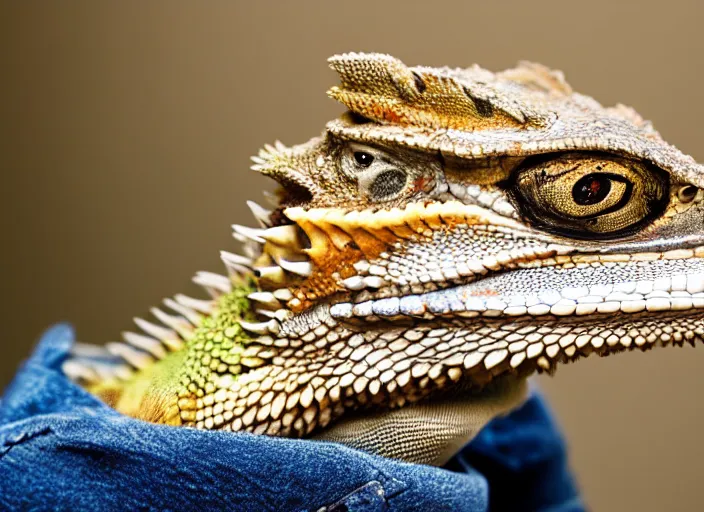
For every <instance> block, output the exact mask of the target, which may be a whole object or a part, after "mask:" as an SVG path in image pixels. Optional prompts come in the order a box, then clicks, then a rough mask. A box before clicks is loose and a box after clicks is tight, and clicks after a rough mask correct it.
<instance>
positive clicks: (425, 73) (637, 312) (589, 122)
mask: <svg viewBox="0 0 704 512" xmlns="http://www.w3.org/2000/svg"><path fill="white" fill-rule="evenodd" d="M330 62H331V66H332V68H333V69H335V70H336V71H337V72H338V73H339V75H340V77H341V85H340V86H339V87H334V88H333V89H331V90H330V92H329V94H330V96H331V97H333V98H335V99H337V100H339V101H341V102H342V103H344V104H345V105H346V106H347V107H348V108H349V109H350V112H348V113H347V114H345V115H343V116H342V117H341V118H340V119H336V120H333V121H331V122H330V123H329V124H328V126H327V129H326V131H325V132H324V133H323V135H322V136H321V137H317V138H315V139H312V140H311V141H309V142H307V143H305V144H302V145H299V146H294V147H291V148H287V147H285V146H283V145H282V144H280V143H277V144H276V147H272V146H267V147H266V148H265V149H263V150H262V151H261V152H260V154H259V156H257V157H254V158H253V160H254V161H255V165H254V167H253V168H254V169H255V170H257V171H259V172H262V173H263V174H265V175H267V176H270V177H272V178H273V179H275V180H276V181H278V182H279V184H280V185H281V188H280V190H279V192H278V194H277V197H276V198H275V201H274V202H275V207H274V210H273V211H267V210H265V209H263V208H262V207H260V206H258V205H256V204H252V205H251V206H252V210H253V213H254V214H255V217H256V218H257V219H258V221H259V222H260V225H261V228H259V229H253V228H246V227H243V226H235V237H236V238H237V239H238V240H240V241H242V242H243V243H244V252H245V254H246V256H240V255H235V254H230V253H223V261H224V262H225V264H226V266H227V267H228V270H229V277H223V276H217V275H213V274H209V273H200V274H198V275H197V276H196V278H195V280H196V282H198V283H199V284H201V285H203V286H204V287H205V288H206V289H207V290H208V291H209V292H210V294H211V296H212V297H213V298H212V300H209V301H201V300H195V299H189V298H187V297H183V296H178V297H176V298H175V300H168V301H167V303H166V304H167V306H168V307H169V308H171V309H173V310H175V311H176V312H177V313H178V314H179V316H170V315H166V314H165V313H163V312H161V311H159V310H153V312H154V314H155V315H156V316H157V319H158V320H160V322H161V323H163V324H165V325H166V327H163V326H158V325H155V324H151V323H147V322H145V321H143V320H139V321H138V325H139V326H140V328H141V329H142V330H144V331H145V332H146V336H145V335H136V334H127V335H126V339H125V341H126V343H125V344H109V345H108V346H107V348H108V350H109V351H110V352H111V353H112V354H113V355H115V356H118V357H119V361H120V363H119V364H115V363H114V362H113V364H112V365H111V366H109V367H106V365H105V364H104V363H100V362H96V361H94V360H92V359H91V357H88V356H86V355H83V356H81V355H77V356H76V358H75V359H73V360H71V361H69V362H68V363H67V365H66V371H67V373H68V374H69V375H71V376H73V377H75V378H77V379H80V380H82V381H84V382H85V383H86V386H87V387H88V389H90V390H92V391H93V392H94V393H95V394H97V395H98V396H101V397H102V398H103V399H105V400H106V401H107V402H108V403H110V404H111V405H113V406H114V407H115V408H117V410H119V411H121V412H124V413H126V414H129V415H132V416H135V417H138V418H142V419H147V420H149V421H155V422H162V423H169V424H175V425H179V424H180V425H185V426H192V427H197V428H206V429H223V430H233V431H239V430H246V431H250V432H255V433H263V434H269V435H280V436H292V437H301V436H308V435H311V434H314V433H316V432H325V431H326V429H331V428H334V426H335V425H336V424H338V423H340V419H342V420H346V419H347V418H352V415H351V413H352V412H355V411H356V413H357V414H358V413H359V412H360V411H377V412H378V411H392V410H396V409H398V408H400V407H404V406H409V405H411V404H415V403H418V402H423V403H425V404H429V403H431V404H432V403H435V402H436V401H437V402H440V401H442V400H444V399H445V398H446V397H448V396H458V395H461V396H463V397H466V399H467V400H469V401H472V400H475V401H477V402H480V401H481V396H482V393H484V392H485V391H482V390H487V389H490V388H491V386H490V387H489V388H487V387H486V386H487V385H492V386H493V385H497V384H496V383H501V382H513V383H520V382H521V381H523V380H525V378H526V377H527V376H528V375H530V374H531V373H533V372H535V371H550V372H551V371H553V370H554V369H555V367H556V365H557V364H558V363H560V362H568V361H573V360H576V359H578V358H580V357H583V356H586V355H588V354H590V353H592V352H596V353H597V354H599V355H607V354H611V353H614V352H618V351H623V350H631V349H641V350H647V349H649V348H651V347H653V346H655V345H658V344H661V345H667V344H680V345H681V344H682V343H684V342H689V343H694V342H695V341H697V340H701V339H702V337H703V336H704V321H703V319H702V317H703V316H704V315H703V312H704V309H703V308H704V241H703V235H704V200H703V198H704V194H702V192H701V190H700V188H701V187H702V186H704V172H703V171H704V169H703V168H702V167H701V166H700V165H698V164H697V163H696V162H694V161H693V160H692V159H691V158H690V157H688V156H686V155H683V154H682V153H680V152H679V151H678V150H677V149H675V148H674V147H672V146H670V145H668V144H667V143H665V142H664V141H663V140H662V139H661V138H660V136H659V135H658V133H657V132H656V131H655V130H654V129H653V128H652V126H651V125H650V123H648V122H646V121H644V120H642V119H641V118H640V117H639V116H638V115H637V114H636V113H635V112H634V111H632V110H631V109H629V108H627V107H624V106H622V105H619V106H617V107H613V108H604V107H602V106H601V105H599V104H598V103H597V102H596V101H594V100H593V99H591V98H589V97H586V96H582V95H579V94H577V93H573V92H572V90H571V89H570V87H569V85H567V83H566V82H565V81H564V79H563V77H562V75H561V74H560V73H559V72H553V71H550V70H548V69H546V68H543V67H541V66H539V65H535V64H522V65H520V66H519V67H517V68H515V69H511V70H507V71H504V72H502V73H497V74H493V73H490V72H488V71H485V70H482V69H480V68H477V67H475V68H470V69H466V70H459V69H454V70H453V69H446V68H444V69H433V68H408V67H406V66H405V65H404V64H402V63H401V62H400V61H398V60H396V59H394V58H392V57H389V56H385V55H377V54H371V55H364V54H347V55H342V56H337V57H333V58H332V59H331V61H330ZM486 392H487V393H489V391H486ZM453 393H454V394H453ZM390 414H391V413H390ZM352 444H354V443H352Z"/></svg>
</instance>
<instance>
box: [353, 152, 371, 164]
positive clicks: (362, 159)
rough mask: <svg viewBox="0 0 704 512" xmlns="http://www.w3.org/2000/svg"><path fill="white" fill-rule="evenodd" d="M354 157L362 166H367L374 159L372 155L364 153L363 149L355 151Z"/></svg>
mask: <svg viewBox="0 0 704 512" xmlns="http://www.w3.org/2000/svg"><path fill="white" fill-rule="evenodd" d="M354 159H355V161H356V162H357V163H358V164H359V165H361V166H362V167H369V166H370V165H372V162H373V161H374V157H373V156H372V155H370V154H369V153H365V152H364V151H355V152H354Z"/></svg>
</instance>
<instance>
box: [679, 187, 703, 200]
mask: <svg viewBox="0 0 704 512" xmlns="http://www.w3.org/2000/svg"><path fill="white" fill-rule="evenodd" d="M697 192H699V189H698V188H697V187H695V186H694V185H684V186H682V187H680V188H679V190H678V191H677V199H679V200H680V202H681V203H691V202H692V201H693V200H694V198H695V197H696V196H697Z"/></svg>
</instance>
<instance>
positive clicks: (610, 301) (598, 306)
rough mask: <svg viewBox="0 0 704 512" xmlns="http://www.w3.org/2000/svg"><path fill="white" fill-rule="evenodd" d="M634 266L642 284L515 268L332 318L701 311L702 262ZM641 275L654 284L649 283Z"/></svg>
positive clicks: (343, 309)
mask: <svg viewBox="0 0 704 512" xmlns="http://www.w3.org/2000/svg"><path fill="white" fill-rule="evenodd" d="M640 267H641V268H642V269H643V270H646V272H645V273H644V274H645V276H646V277H645V278H643V279H641V280H638V281H622V282H616V283H610V282H609V276H610V275H613V273H614V272H613V268H614V267H604V266H596V267H586V268H564V267H561V266H557V267H542V268H536V269H519V270H513V271H509V272H504V273H499V274H495V275H492V276H490V277H487V278H483V279H480V280H477V281H473V282H470V283H467V284H462V285H459V286H453V287H448V288H442V289H439V290H434V291H429V292H426V293H421V294H413V295H406V296H401V297H387V298H378V299H371V300H365V301H361V302H356V303H355V302H342V303H337V304H335V305H333V306H332V308H331V314H332V316H333V317H335V318H339V319H349V318H354V317H358V318H364V319H365V320H370V319H375V318H376V319H384V318H388V319H393V318H398V317H413V318H422V319H426V320H433V319H436V318H443V317H448V316H450V317H453V316H455V317H461V318H476V317H486V318H499V317H522V316H529V317H548V316H553V317H588V316H591V315H595V314H597V315H599V314H616V313H623V314H637V313H642V312H653V313H655V312H666V311H673V312H675V311H687V310H690V309H704V260H702V259H700V258H692V259H691V260H667V259H662V260H657V261H649V262H647V265H640ZM685 268H686V272H685V270H684V269H685ZM648 274H651V275H653V276H655V275H657V276H658V277H657V278H652V279H649V278H647V275H648ZM590 283H592V284H590Z"/></svg>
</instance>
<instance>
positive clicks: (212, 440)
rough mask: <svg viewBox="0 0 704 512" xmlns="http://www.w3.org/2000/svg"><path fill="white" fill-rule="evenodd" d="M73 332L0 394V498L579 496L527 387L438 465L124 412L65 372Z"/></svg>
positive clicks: (507, 504) (460, 502)
mask: <svg viewBox="0 0 704 512" xmlns="http://www.w3.org/2000/svg"><path fill="white" fill-rule="evenodd" d="M72 343H73V331H72V329H71V328H70V327H69V326H67V325H57V326H55V327H53V328H52V329H50V330H49V331H48V332H47V333H46V334H45V335H44V336H43V338H42V339H41V341H40V342H39V345H38V346H37V348H36V349H35V351H34V354H33V355H32V356H31V357H30V359H29V360H28V361H27V362H26V363H25V364H24V365H23V367H22V368H21V369H20V371H19V372H18V374H17V376H16V377H15V379H14V381H13V382H12V383H11V384H10V386H9V387H8V389H7V390H6V392H5V395H4V397H3V399H2V401H1V402H0V508H1V509H2V510H72V511H73V510H91V511H94V510H100V511H111V510H121V511H124V510H228V511H241V510H242V511H250V510H252V511H259V510H264V511H266V510H282V511H327V512H372V511H374V512H376V511H411V510H413V511H415V510H421V511H424V510H428V511H443V510H448V511H449V510H452V511H455V510H457V511H484V510H531V511H538V510H542V511H550V512H567V511H579V510H584V507H583V505H582V504H581V501H580V499H579V496H578V493H577V490H576V487H575V485H574V483H573V479H572V477H571V475H570V473H569V470H568V467H567V463H566V455H565V447H564V444H563V441H562V439H561V437H560V435H559V433H558V431H557V429H556V426H555V424H554V422H553V421H552V419H551V418H550V415H549V413H548V411H547V410H546V407H545V405H544V403H543V402H542V400H541V398H540V397H539V395H537V394H535V393H533V394H532V396H531V397H530V398H529V400H528V401H527V402H526V403H525V404H524V405H523V406H522V407H521V408H520V409H518V410H516V411H514V412H513V413H511V414H510V415H508V416H507V417H503V418H499V419H496V420H494V421H493V422H491V423H490V424H489V425H488V426H487V427H486V428H485V429H484V430H482V432H481V433H480V434H479V435H478V436H477V437H475V438H474V440H472V442H471V443H469V444H468V445H467V446H466V447H464V448H463V449H462V450H461V451H460V452H459V453H458V454H457V455H456V456H455V457H454V458H453V459H452V460H451V461H450V462H449V463H448V464H447V465H446V466H445V467H444V468H436V467H430V466H424V465H417V464H407V463H403V462H399V461H395V460H390V459H385V458H382V457H377V456H374V455H369V454H367V453H363V452H360V451H356V450H352V449H350V448H347V447H345V446H342V445H338V444H334V443H327V442H319V441H309V440H291V439H280V438H273V437H266V436H256V435H251V434H246V433H237V434H233V433H231V432H207V431H200V430H195V429H189V428H174V427H168V426H163V425H153V424H149V423H145V422H142V421H139V420H135V419H132V418H128V417H125V416H123V415H121V414H119V413H117V412H116V411H114V410H112V409H111V408H109V407H107V406H106V405H104V404H103V403H101V402H100V401H98V400H97V399H96V398H94V397H93V396H91V395H90V394H88V393H86V392H85V391H83V390H82V389H81V388H80V387H78V386H76V385H74V384H73V383H71V382H70V381H68V380H67V379H66V378H65V377H64V376H63V374H62V373H61V371H60V369H59V368H60V365H61V362H62V361H63V359H64V358H65V357H66V354H67V353H68V351H69V349H70V346H71V344H72Z"/></svg>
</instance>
